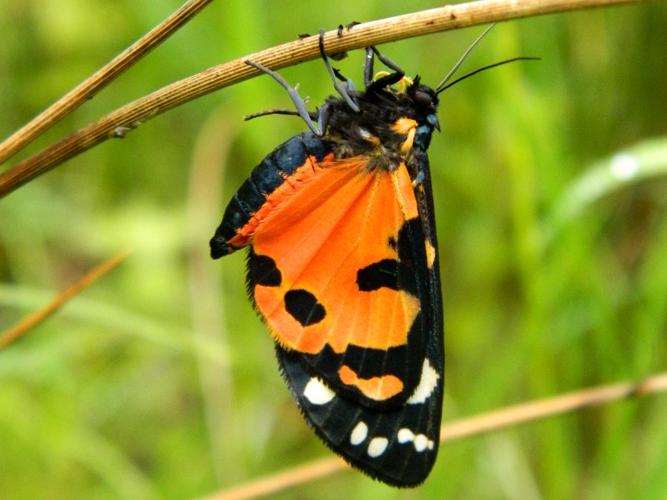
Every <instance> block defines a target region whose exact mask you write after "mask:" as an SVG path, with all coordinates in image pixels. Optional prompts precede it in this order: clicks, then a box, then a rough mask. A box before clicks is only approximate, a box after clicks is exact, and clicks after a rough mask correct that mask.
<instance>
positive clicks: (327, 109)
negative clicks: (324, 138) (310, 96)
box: [317, 102, 331, 135]
mask: <svg viewBox="0 0 667 500" xmlns="http://www.w3.org/2000/svg"><path fill="white" fill-rule="evenodd" d="M330 117H331V103H329V102H326V103H324V105H323V106H322V108H321V109H320V110H319V112H318V115H317V125H318V126H319V127H320V130H321V131H322V135H324V134H326V133H327V127H328V126H329V118H330Z"/></svg>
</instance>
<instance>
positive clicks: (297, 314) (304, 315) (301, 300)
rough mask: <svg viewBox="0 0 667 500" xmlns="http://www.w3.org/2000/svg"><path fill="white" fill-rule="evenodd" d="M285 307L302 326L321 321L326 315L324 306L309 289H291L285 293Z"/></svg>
mask: <svg viewBox="0 0 667 500" xmlns="http://www.w3.org/2000/svg"><path fill="white" fill-rule="evenodd" d="M285 309H287V312H288V313H290V314H291V315H292V317H293V318H294V319H295V320H297V321H298V322H299V323H301V325H302V326H309V325H314V324H316V323H319V322H320V321H322V320H323V319H324V317H325V316H326V311H325V310H324V306H323V305H322V304H320V303H319V302H318V301H317V297H315V295H313V294H312V293H310V292H309V291H308V290H290V291H289V292H287V293H286V294H285Z"/></svg>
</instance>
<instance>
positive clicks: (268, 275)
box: [247, 248, 282, 288]
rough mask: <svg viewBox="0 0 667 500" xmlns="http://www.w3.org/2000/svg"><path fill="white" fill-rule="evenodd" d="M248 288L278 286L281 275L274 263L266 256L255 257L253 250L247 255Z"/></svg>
mask: <svg viewBox="0 0 667 500" xmlns="http://www.w3.org/2000/svg"><path fill="white" fill-rule="evenodd" d="M247 279H248V287H249V288H254V287H255V285H262V286H280V283H281V282H282V275H281V274H280V269H278V267H277V266H276V261H274V260H273V259H272V258H271V257H269V256H267V255H257V254H256V253H255V252H254V251H253V249H252V248H251V249H250V252H249V253H248V276H247Z"/></svg>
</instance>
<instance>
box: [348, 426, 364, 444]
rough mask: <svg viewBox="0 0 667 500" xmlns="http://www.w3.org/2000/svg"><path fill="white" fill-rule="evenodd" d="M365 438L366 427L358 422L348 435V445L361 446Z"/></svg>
mask: <svg viewBox="0 0 667 500" xmlns="http://www.w3.org/2000/svg"><path fill="white" fill-rule="evenodd" d="M366 436H368V426H367V425H366V424H365V423H364V422H362V421H359V423H358V424H357V425H355V426H354V429H352V433H351V434H350V444H352V445H354V446H356V445H358V444H361V443H363V442H364V440H365V439H366Z"/></svg>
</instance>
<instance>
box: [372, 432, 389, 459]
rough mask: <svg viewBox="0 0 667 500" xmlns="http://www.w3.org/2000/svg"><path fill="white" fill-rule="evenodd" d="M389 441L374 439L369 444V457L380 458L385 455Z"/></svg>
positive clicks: (381, 438)
mask: <svg viewBox="0 0 667 500" xmlns="http://www.w3.org/2000/svg"><path fill="white" fill-rule="evenodd" d="M388 444H389V440H388V439H387V438H386V437H374V438H373V439H371V442H370V443H368V450H367V453H368V456H369V457H373V458H375V457H379V456H380V455H382V454H383V453H384V450H386V449H387V445H388Z"/></svg>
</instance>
